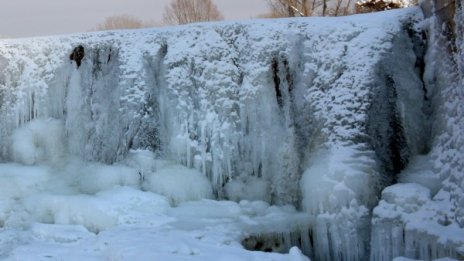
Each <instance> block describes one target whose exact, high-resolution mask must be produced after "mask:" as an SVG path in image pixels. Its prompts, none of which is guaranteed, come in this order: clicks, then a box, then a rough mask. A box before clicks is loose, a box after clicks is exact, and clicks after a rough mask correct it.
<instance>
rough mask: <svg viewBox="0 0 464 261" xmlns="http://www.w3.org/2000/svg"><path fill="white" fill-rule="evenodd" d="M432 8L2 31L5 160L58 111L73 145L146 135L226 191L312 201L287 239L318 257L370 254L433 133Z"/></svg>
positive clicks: (67, 148) (125, 148) (136, 145)
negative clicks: (428, 18)
mask: <svg viewBox="0 0 464 261" xmlns="http://www.w3.org/2000/svg"><path fill="white" fill-rule="evenodd" d="M421 19H422V16H421V13H420V12H419V10H418V9H414V8H413V9H408V10H397V11H393V12H386V13H380V14H379V13H377V14H369V15H366V16H351V17H345V18H341V19H340V18H337V19H314V20H313V19H298V20H280V21H256V22H252V23H218V24H195V25H189V26H183V27H176V28H171V29H159V30H143V31H127V32H106V33H91V34H81V35H75V36H65V37H50V38H38V39H28V40H4V41H1V42H0V122H1V124H0V160H1V161H14V160H15V158H14V157H12V156H11V153H10V152H11V148H12V146H13V144H14V142H13V141H14V139H13V141H12V136H14V133H17V130H18V129H20V130H21V128H23V127H24V126H28V125H27V124H28V123H30V122H32V121H33V120H35V119H43V118H53V119H54V120H53V122H55V123H56V122H59V123H60V124H61V129H63V133H64V136H63V144H62V145H63V146H62V148H63V149H61V150H62V151H63V155H64V156H63V157H65V156H71V157H77V158H80V159H82V160H88V161H97V162H103V163H109V164H112V163H115V162H119V161H121V160H124V159H125V158H126V155H127V154H128V153H129V151H130V150H132V149H149V150H151V151H152V152H153V153H154V154H155V155H156V156H157V157H159V158H161V159H168V160H172V161H175V162H177V163H181V164H183V165H185V166H187V167H194V168H196V169H197V170H198V172H195V173H197V174H198V173H201V175H203V176H206V177H207V178H208V179H209V181H210V182H211V184H212V186H213V194H214V196H215V197H216V198H221V199H224V198H226V199H227V198H231V199H234V200H241V199H248V198H247V197H250V198H253V199H261V200H265V201H268V202H270V203H273V204H279V205H283V204H293V205H295V206H296V207H298V208H300V209H301V210H303V211H306V212H307V213H309V214H310V215H311V217H312V218H313V219H312V223H311V227H310V228H309V229H305V230H302V231H301V236H299V238H300V240H290V241H291V242H294V241H295V242H300V244H302V245H303V246H302V248H303V249H304V250H305V253H306V254H307V255H309V256H310V257H313V258H315V260H366V259H368V258H369V253H370V251H371V249H374V250H375V249H377V248H378V247H381V246H382V244H383V243H385V241H383V240H379V241H375V242H379V244H375V245H372V244H374V243H371V241H370V237H371V230H370V227H371V214H372V209H373V208H374V207H375V206H377V205H378V203H379V198H378V196H379V195H380V193H381V191H382V189H383V188H384V187H385V186H388V185H391V184H392V183H395V182H397V181H398V180H399V179H400V178H401V175H399V173H400V172H401V171H403V169H408V166H409V165H410V164H409V162H410V161H411V159H413V158H414V157H415V156H416V155H418V154H426V153H428V152H429V151H430V150H431V149H433V148H435V147H433V145H434V144H435V143H433V142H431V141H430V138H431V136H432V131H431V129H432V128H431V125H430V122H429V120H428V119H429V117H430V114H431V113H430V111H431V110H432V109H434V108H431V106H432V105H431V103H430V100H429V99H431V98H432V97H431V94H430V93H433V92H432V89H427V88H429V87H428V86H430V84H431V83H427V84H428V85H427V86H426V87H427V88H425V87H424V83H423V74H424V63H423V61H424V59H425V58H424V51H425V46H426V45H425V42H424V41H423V39H422V35H421V34H420V32H418V31H417V30H416V29H415V28H416V26H415V24H416V22H418V21H420V20H421ZM321 28H323V29H321ZM179 39H181V40H179ZM79 44H82V45H79ZM76 46H78V47H77V48H76ZM83 46H85V59H83V58H84V48H83ZM69 53H71V56H70V57H69V59H71V60H73V61H75V62H76V64H77V67H78V70H77V69H76V67H75V66H72V65H70V64H69V60H68V57H67V56H68V55H69ZM426 75H429V74H426ZM41 126H42V125H41ZM44 128H45V130H43V131H44V132H46V131H47V130H46V126H45V127H44ZM57 129H59V128H58V127H57ZM36 136H37V137H40V135H36ZM36 136H34V135H32V136H31V137H36ZM31 139H32V138H31ZM39 145H40V146H39ZM41 146H42V145H41V144H38V146H35V147H34V148H37V150H35V151H37V153H41V150H40V147H41ZM42 147H43V146H42ZM463 147H464V146H463ZM61 150H60V151H61ZM50 151H51V150H50ZM436 155H440V154H439V153H438V154H436ZM33 156H34V157H32V158H33V159H34V161H30V162H33V163H36V164H54V163H53V162H54V161H51V160H48V159H47V157H42V156H40V157H39V156H36V155H33ZM58 158H59V157H58ZM450 167H451V166H450ZM435 174H436V173H435ZM432 175H433V174H432ZM240 191H249V192H250V191H253V192H256V193H255V195H253V196H251V195H249V194H250V193H247V194H248V195H244V196H243V197H241V196H240V195H241V193H240ZM262 191H264V192H267V193H262ZM392 191H393V192H395V193H396V191H397V190H395V189H392V190H391V191H390V192H391V193H384V195H389V198H393V199H394V200H387V203H388V204H397V203H398V202H400V201H398V200H396V199H401V200H402V199H403V198H404V197H403V196H401V195H400V196H398V197H396V196H394V195H393V194H394V193H393V192H392ZM400 191H401V190H400ZM421 191H422V190H421ZM424 191H425V190H424ZM258 192H259V193H258ZM392 193H393V194H392ZM392 195H393V196H392ZM409 199H412V200H415V198H414V197H406V199H405V200H409ZM427 199H430V198H427ZM421 200H422V198H421ZM401 202H402V201H401ZM418 202H419V201H418ZM415 203H417V202H415ZM426 204H427V203H423V202H422V201H420V202H419V203H417V204H415V205H414V208H413V209H417V208H419V207H420V206H423V205H426ZM416 205H417V206H416ZM374 213H377V212H374ZM378 213H382V212H378ZM375 218H379V219H382V218H383V217H382V216H380V215H377V216H375ZM382 220H383V219H382ZM373 222H374V223H373V224H374V226H375V225H376V224H377V223H375V222H377V221H375V220H374V221H373ZM382 222H383V221H382ZM375 229H377V228H376V227H374V230H373V231H376V230H375ZM379 229H381V228H379ZM379 231H383V230H379ZM294 238H297V237H294ZM373 238H377V237H376V235H374V236H373ZM303 239H305V240H303ZM415 239H417V238H415ZM282 242H284V241H282ZM285 242H289V241H285ZM301 242H303V243H301ZM389 242H391V241H389ZM371 252H372V251H371ZM395 254H396V252H395ZM384 257H385V258H386V257H387V254H386V255H385V256H381V257H379V259H383V258H384Z"/></svg>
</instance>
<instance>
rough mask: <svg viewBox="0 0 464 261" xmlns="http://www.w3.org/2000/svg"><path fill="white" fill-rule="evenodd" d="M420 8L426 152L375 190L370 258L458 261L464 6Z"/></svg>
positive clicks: (463, 238) (462, 234)
mask: <svg viewBox="0 0 464 261" xmlns="http://www.w3.org/2000/svg"><path fill="white" fill-rule="evenodd" d="M423 4H424V10H425V12H426V14H427V13H428V16H429V18H428V19H427V22H426V23H424V24H423V26H424V28H425V31H426V34H427V44H428V48H427V53H426V55H425V57H424V59H425V70H424V83H425V87H426V89H427V97H428V99H429V101H430V107H429V109H428V110H429V111H430V117H431V122H432V123H433V124H432V126H431V132H430V135H431V138H430V139H429V140H430V141H431V142H429V146H430V151H425V152H428V153H426V154H424V155H420V156H416V157H415V158H414V159H413V160H412V162H411V164H410V165H409V166H408V167H407V168H406V169H405V170H404V172H402V173H401V174H400V175H399V177H400V178H399V181H400V184H396V185H393V186H391V187H387V188H386V189H385V190H384V191H383V192H382V200H381V201H380V202H379V204H378V206H377V207H376V208H375V209H374V211H373V218H372V233H371V235H372V241H371V245H372V251H371V260H392V259H393V258H394V257H397V256H404V257H406V258H413V259H421V260H434V259H437V260H438V258H443V257H451V258H455V259H457V260H462V259H464V247H463V246H464V229H463V227H464V222H463V217H464V212H463V209H464V208H463V206H464V205H463V202H464V201H463V199H464V193H463V184H464V183H463V180H464V175H463V173H464V172H463V170H464V165H463V164H464V161H463V160H462V159H463V155H464V151H463V148H464V146H463V144H464V142H463V137H464V135H463V130H464V125H463V123H464V121H463V116H464V108H463V103H462V101H463V99H464V95H463V94H464V92H463V89H464V81H463V79H464V77H463V75H464V74H463V64H464V56H463V51H464V45H463V39H462V37H463V30H464V28H463V25H464V23H463V15H464V12H463V10H464V9H463V6H462V1H433V0H430V1H423ZM427 4H429V5H427ZM385 242H388V243H387V244H385ZM395 260H396V259H395Z"/></svg>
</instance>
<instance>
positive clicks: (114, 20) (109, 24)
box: [96, 15, 149, 31]
mask: <svg viewBox="0 0 464 261" xmlns="http://www.w3.org/2000/svg"><path fill="white" fill-rule="evenodd" d="M148 26H149V25H148V24H144V23H143V22H142V20H140V19H138V18H136V17H134V16H130V15H113V16H110V17H107V18H106V19H105V21H104V22H103V23H101V24H99V25H97V27H96V30H97V31H103V30H115V29H135V28H143V27H148Z"/></svg>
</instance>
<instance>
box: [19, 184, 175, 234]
mask: <svg viewBox="0 0 464 261" xmlns="http://www.w3.org/2000/svg"><path fill="white" fill-rule="evenodd" d="M24 206H25V208H26V210H27V211H28V212H29V213H31V215H32V217H33V219H34V220H36V221H37V222H42V223H50V224H61V225H82V226H84V227H86V228H87V229H88V230H90V231H92V232H98V231H102V230H105V229H109V228H111V227H114V226H117V225H125V226H127V225H137V224H140V223H141V222H142V223H143V224H144V225H149V226H156V225H159V224H164V223H166V222H168V221H169V219H166V218H164V219H163V218H161V217H160V216H161V215H163V214H164V213H166V212H167V210H168V208H169V204H168V202H167V200H166V199H165V198H164V197H162V196H159V195H156V194H153V193H149V192H142V191H139V190H134V189H131V188H128V187H119V188H115V189H113V190H109V191H104V192H100V193H97V194H96V195H95V196H88V195H53V194H41V195H40V194H36V195H34V196H30V197H28V198H26V199H25V201H24Z"/></svg>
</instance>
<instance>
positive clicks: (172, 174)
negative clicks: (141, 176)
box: [144, 162, 213, 205]
mask: <svg viewBox="0 0 464 261" xmlns="http://www.w3.org/2000/svg"><path fill="white" fill-rule="evenodd" d="M164 164H166V165H165V166H162V167H161V168H160V169H158V170H157V171H156V172H153V173H148V174H145V179H146V180H145V183H144V188H145V189H146V190H148V191H152V192H155V193H158V194H161V195H164V196H166V197H168V198H169V200H170V202H171V204H174V205H177V204H179V203H181V202H184V201H195V200H199V199H207V198H212V197H213V189H212V186H211V182H210V181H209V180H208V178H207V177H205V175H203V174H202V173H200V172H198V171H197V170H195V169H190V168H187V167H185V166H182V165H173V164H168V163H166V162H164Z"/></svg>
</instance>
